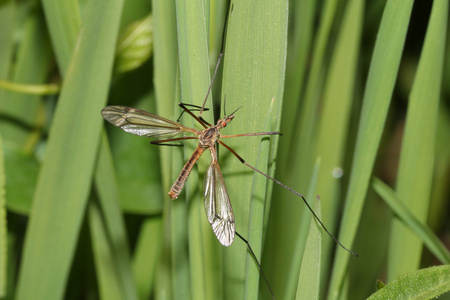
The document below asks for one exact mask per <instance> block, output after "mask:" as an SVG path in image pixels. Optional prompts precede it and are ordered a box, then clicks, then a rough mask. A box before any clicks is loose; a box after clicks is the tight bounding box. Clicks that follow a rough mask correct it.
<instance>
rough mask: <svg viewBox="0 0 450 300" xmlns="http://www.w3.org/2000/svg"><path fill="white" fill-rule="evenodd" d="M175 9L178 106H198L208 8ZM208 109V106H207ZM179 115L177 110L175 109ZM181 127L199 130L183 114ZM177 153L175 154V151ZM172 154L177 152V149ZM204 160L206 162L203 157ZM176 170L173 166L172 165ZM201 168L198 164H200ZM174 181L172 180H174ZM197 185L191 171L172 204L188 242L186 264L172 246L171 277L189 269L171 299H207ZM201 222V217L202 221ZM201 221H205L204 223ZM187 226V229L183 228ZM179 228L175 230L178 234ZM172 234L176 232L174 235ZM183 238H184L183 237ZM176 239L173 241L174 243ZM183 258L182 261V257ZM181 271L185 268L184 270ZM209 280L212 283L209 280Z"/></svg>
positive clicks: (204, 86)
mask: <svg viewBox="0 0 450 300" xmlns="http://www.w3.org/2000/svg"><path fill="white" fill-rule="evenodd" d="M176 8H177V30H178V32H177V37H178V57H179V62H180V84H181V102H183V103H193V104H197V105H201V104H202V103H203V99H204V98H205V96H206V91H207V90H208V86H209V83H210V75H209V59H208V46H209V41H208V34H209V4H208V2H207V1H203V0H197V1H190V2H189V3H187V2H185V1H176ZM207 104H208V105H209V104H210V102H208V103H207ZM177 111H179V108H177ZM185 115H186V116H185V117H184V118H183V124H185V125H187V126H190V127H198V125H195V123H196V122H195V120H193V119H192V118H191V117H190V116H188V115H187V114H185ZM195 146H196V145H195V143H192V142H191V143H189V142H187V143H184V157H183V161H186V160H187V159H188V158H189V157H190V156H191V155H192V153H193V151H194V149H195ZM177 150H178V151H177ZM175 151H177V152H180V151H179V149H175ZM204 156H205V157H203V159H205V158H207V156H208V154H207V153H205V155H204ZM183 165H184V163H180V164H178V165H177V166H176V169H177V170H175V169H174V174H176V175H178V173H179V172H180V171H181V169H182V167H183ZM174 166H175V165H174ZM200 166H201V164H200ZM173 178H175V176H174V177H173ZM199 191H200V189H199V181H198V173H197V170H196V169H195V170H193V171H192V172H191V174H190V176H189V180H188V181H187V182H186V185H185V187H184V191H183V192H182V196H183V195H186V198H185V199H183V198H184V197H180V199H177V200H176V201H174V202H172V203H171V204H172V209H173V215H172V219H173V220H172V225H171V226H172V230H173V234H174V235H175V234H179V235H180V237H179V239H182V241H183V242H187V241H188V239H189V254H190V255H189V257H186V258H185V259H186V261H185V262H183V261H182V260H181V257H180V254H179V249H183V247H184V249H185V246H183V245H182V244H172V245H171V246H172V247H173V250H172V251H173V254H172V261H173V263H174V265H173V273H174V274H182V269H180V267H181V266H189V263H190V268H189V270H187V271H189V273H188V272H186V273H184V274H183V277H181V276H179V275H176V276H175V277H174V279H176V278H179V280H180V281H181V282H176V281H174V282H173V283H172V286H173V288H172V290H173V293H174V298H180V297H186V294H185V291H183V289H182V288H180V285H183V286H185V287H186V290H190V292H191V294H190V296H191V297H192V299H206V285H207V283H206V282H207V280H208V279H207V278H208V276H206V274H205V272H206V266H205V260H204V258H205V255H204V254H203V252H204V247H203V239H202V236H203V234H202V232H201V224H199V222H200V221H201V220H202V219H201V217H203V216H202V215H201V213H202V211H203V208H202V201H201V200H200V199H199V198H200V197H199V195H200V194H201V193H199ZM203 218H204V217H203ZM203 221H204V219H203ZM186 224H187V225H188V226H186ZM177 228H178V230H177ZM174 230H177V231H178V233H177V232H175V231H174ZM183 234H184V235H185V236H184V238H183V237H182V236H183ZM177 240H178V239H173V241H174V242H175V241H177ZM183 258H184V257H183ZM183 270H184V268H183ZM209 279H212V278H211V277H210V278H209Z"/></svg>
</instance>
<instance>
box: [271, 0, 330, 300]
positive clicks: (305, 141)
mask: <svg viewBox="0 0 450 300" xmlns="http://www.w3.org/2000/svg"><path fill="white" fill-rule="evenodd" d="M337 3H338V1H336V0H329V1H324V6H323V8H321V9H320V10H318V14H319V19H318V20H319V21H318V22H319V25H318V29H317V32H315V31H313V29H312V27H307V28H305V29H304V32H303V33H304V34H305V40H306V41H303V40H302V42H306V43H308V44H307V45H305V46H304V47H303V48H302V50H303V51H308V49H310V52H306V53H300V54H298V55H299V56H300V55H303V56H305V57H304V59H305V60H306V61H304V62H302V61H300V65H299V67H303V68H305V70H301V71H298V72H299V73H300V72H302V74H298V75H294V78H293V79H291V80H295V81H296V80H302V82H297V81H296V84H300V85H301V87H300V88H298V89H299V90H298V91H297V89H296V88H295V87H294V88H290V89H289V90H287V92H290V93H293V94H286V95H285V96H286V98H291V97H293V99H292V100H291V101H289V103H286V108H285V110H286V109H287V110H290V111H291V112H290V113H288V114H287V119H286V120H284V117H283V124H282V130H283V132H284V131H287V137H286V139H289V140H290V141H284V142H283V143H282V145H281V147H280V149H281V154H282V155H281V156H280V168H279V170H278V171H279V172H278V174H277V176H279V179H280V180H281V181H283V182H284V183H285V184H286V185H288V186H291V187H294V188H295V189H297V191H299V192H304V191H306V190H307V188H308V186H309V180H310V178H311V174H312V169H313V166H314V162H315V160H316V158H317V157H315V156H313V155H312V154H313V151H314V147H312V145H313V141H314V136H313V134H314V133H315V131H316V129H315V124H316V122H317V119H316V116H317V108H318V105H319V101H318V100H319V96H320V93H321V91H322V89H323V88H322V81H323V76H324V71H325V70H326V69H325V54H326V49H327V45H328V44H329V39H330V33H331V29H332V24H333V20H334V18H335V14H336V7H337ZM315 5H316V3H305V4H304V6H305V7H307V8H308V11H309V12H312V14H313V15H315V14H314V10H315ZM300 17H305V16H304V15H301V16H297V18H296V20H300ZM305 18H307V19H308V18H313V17H311V16H308V17H305ZM307 19H306V21H305V22H308V21H307ZM309 22H314V19H313V20H310V21H309ZM310 26H313V25H310ZM310 36H313V37H314V40H313V43H312V45H310V43H309V42H310V41H309V37H310ZM308 59H309V60H310V61H308ZM292 64H293V65H296V63H294V62H293V63H292ZM307 70H308V71H309V74H308V73H306V71H307ZM297 76H298V78H297ZM297 92H298V93H301V94H297ZM294 101H295V102H296V103H293V102H294ZM291 114H295V115H296V118H294V117H292V115H291ZM288 122H292V123H288ZM282 140H285V138H284V137H283V138H282ZM286 147H288V149H285V148H286ZM281 197H282V194H278V193H277V195H276V198H281ZM280 202H281V203H280V207H279V208H275V209H274V218H273V219H274V220H273V222H272V223H273V224H275V225H274V227H275V228H276V229H274V230H273V232H274V233H273V234H274V235H276V241H275V242H274V243H276V244H282V245H283V248H280V249H279V251H276V252H274V253H272V254H271V255H272V256H276V257H278V258H279V259H278V261H277V266H276V269H275V270H274V271H273V272H274V273H276V274H285V270H287V269H289V267H290V264H291V259H292V257H293V256H294V255H296V254H295V253H293V252H292V249H294V247H295V244H296V241H295V240H294V239H292V237H293V236H298V230H302V228H301V227H300V226H299V224H300V220H299V218H298V212H297V210H294V209H292V204H291V203H290V202H287V203H283V201H280ZM324 205H326V202H324ZM303 209H306V208H305V207H304V206H300V210H303ZM282 220H290V221H289V222H287V223H286V222H282ZM303 230H306V229H303ZM279 232H283V233H284V234H283V235H280V234H279ZM303 234H304V235H305V236H306V231H305V233H303ZM277 277H278V278H275V283H274V285H275V289H278V290H279V291H280V292H281V295H280V296H281V297H282V298H284V294H283V292H284V291H285V290H286V289H285V285H286V282H287V281H288V280H287V279H286V277H284V276H277Z"/></svg>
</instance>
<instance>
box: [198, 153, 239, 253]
mask: <svg viewBox="0 0 450 300" xmlns="http://www.w3.org/2000/svg"><path fill="white" fill-rule="evenodd" d="M203 189H204V195H203V196H204V198H203V199H204V202H205V211H206V216H207V218H208V221H209V223H210V224H211V227H212V229H213V231H214V234H215V235H216V237H217V239H218V240H219V241H220V243H221V244H222V245H224V246H230V245H231V243H233V240H234V233H235V231H236V227H235V224H234V214H233V209H232V208H231V203H230V197H229V196H228V192H227V188H226V187H225V181H224V180H223V177H222V173H221V172H220V167H219V164H218V163H217V159H213V161H212V162H211V165H210V166H209V168H208V170H207V171H206V174H205V179H204V181H203Z"/></svg>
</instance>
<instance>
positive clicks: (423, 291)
mask: <svg viewBox="0 0 450 300" xmlns="http://www.w3.org/2000/svg"><path fill="white" fill-rule="evenodd" d="M448 291H450V266H448V265H446V266H439V267H431V268H427V269H422V270H418V271H415V272H412V273H408V274H405V275H402V276H400V277H398V278H396V279H394V280H392V281H391V282H390V283H389V284H388V285H386V286H384V287H383V288H382V289H380V290H379V291H378V292H376V293H374V294H373V295H372V296H370V297H369V298H368V300H383V299H411V300H422V299H433V298H438V296H440V295H442V294H444V293H447V292H448Z"/></svg>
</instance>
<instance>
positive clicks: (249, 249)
mask: <svg viewBox="0 0 450 300" xmlns="http://www.w3.org/2000/svg"><path fill="white" fill-rule="evenodd" d="M236 235H237V236H238V237H239V238H240V239H241V240H242V241H243V242H244V243H246V244H247V248H248V251H249V252H250V254H251V256H252V258H253V259H254V260H255V262H256V264H257V265H258V269H259V272H260V273H261V275H262V277H263V278H264V281H265V282H266V284H267V287H268V288H269V291H270V295H272V298H273V299H275V295H274V293H273V291H272V287H271V286H270V284H269V280H267V278H266V274H264V272H263V269H262V267H261V264H260V263H259V261H258V258H256V255H255V252H253V249H252V247H250V243H249V242H248V241H247V240H246V239H244V238H243V237H242V235H240V234H239V233H238V232H237V231H236Z"/></svg>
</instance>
